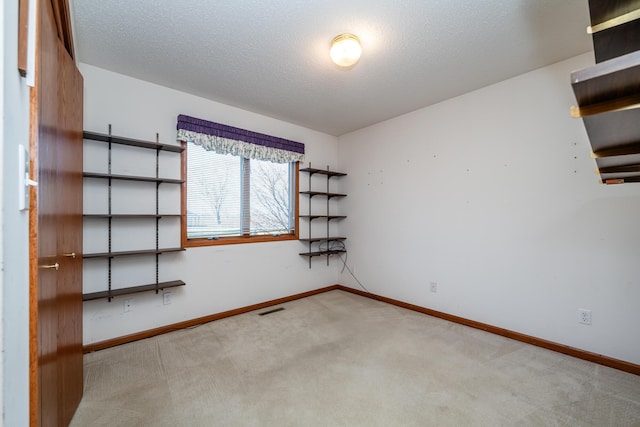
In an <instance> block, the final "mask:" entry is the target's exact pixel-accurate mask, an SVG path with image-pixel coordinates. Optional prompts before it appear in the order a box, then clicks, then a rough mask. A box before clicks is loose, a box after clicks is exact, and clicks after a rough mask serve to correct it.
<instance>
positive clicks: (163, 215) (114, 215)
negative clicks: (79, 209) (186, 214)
mask: <svg viewBox="0 0 640 427" xmlns="http://www.w3.org/2000/svg"><path fill="white" fill-rule="evenodd" d="M82 216H83V217H85V218H121V219H137V218H165V217H167V218H180V217H181V216H182V215H180V214H158V215H156V214H84V215H82Z"/></svg>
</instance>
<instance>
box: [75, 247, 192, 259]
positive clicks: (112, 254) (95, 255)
mask: <svg viewBox="0 0 640 427" xmlns="http://www.w3.org/2000/svg"><path fill="white" fill-rule="evenodd" d="M184 250H185V248H163V249H144V250H140V251H121V252H100V253H89V254H84V255H82V258H85V259H87V258H115V257H121V256H132V255H153V254H162V253H165V252H181V251H184Z"/></svg>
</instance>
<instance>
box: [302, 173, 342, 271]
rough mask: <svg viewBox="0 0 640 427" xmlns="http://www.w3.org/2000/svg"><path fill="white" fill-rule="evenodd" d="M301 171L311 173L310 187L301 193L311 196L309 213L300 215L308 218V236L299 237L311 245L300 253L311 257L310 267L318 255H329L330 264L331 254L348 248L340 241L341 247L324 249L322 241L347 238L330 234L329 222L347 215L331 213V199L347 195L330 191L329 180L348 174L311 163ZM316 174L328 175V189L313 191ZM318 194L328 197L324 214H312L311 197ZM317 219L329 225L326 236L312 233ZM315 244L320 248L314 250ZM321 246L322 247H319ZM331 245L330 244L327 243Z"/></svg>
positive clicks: (336, 240) (335, 240)
mask: <svg viewBox="0 0 640 427" xmlns="http://www.w3.org/2000/svg"><path fill="white" fill-rule="evenodd" d="M300 172H306V173H308V174H309V189H308V190H306V191H301V192H300V194H303V195H307V196H309V199H308V202H309V209H308V212H309V214H308V215H300V218H302V219H307V220H308V227H309V228H308V230H309V232H308V237H307V238H304V239H299V240H300V241H301V242H303V243H306V244H307V245H308V247H309V250H308V252H303V253H301V254H300V255H301V256H304V257H307V258H309V268H311V259H312V258H313V257H316V256H323V255H324V256H326V257H327V265H329V257H330V256H331V255H336V254H340V253H343V252H346V249H344V244H343V243H340V244H339V246H340V247H341V249H327V250H322V246H323V245H322V243H323V242H341V241H344V240H346V239H347V238H346V237H331V235H330V234H329V223H330V222H331V221H333V220H339V219H345V218H346V215H331V214H330V204H329V201H330V200H331V199H333V198H342V197H347V195H346V194H342V193H332V192H331V191H329V181H330V180H331V178H333V177H342V176H346V175H347V174H346V173H342V172H335V171H332V170H330V169H329V167H328V166H327V169H316V168H312V167H311V164H309V167H308V168H302V169H300ZM315 174H318V175H324V176H326V181H327V183H326V184H327V187H326V188H327V191H313V190H312V189H311V182H312V180H311V177H312V176H313V175H315ZM316 196H320V197H326V199H327V200H326V210H325V212H324V213H323V214H322V215H314V214H312V213H311V212H312V210H311V199H312V198H314V197H316ZM316 219H324V220H325V221H326V223H327V224H326V225H327V231H326V234H325V235H324V236H317V237H314V236H312V235H311V222H313V220H316ZM318 243H320V245H318ZM314 246H315V249H318V250H313V249H314ZM318 246H320V247H318ZM327 246H329V245H327Z"/></svg>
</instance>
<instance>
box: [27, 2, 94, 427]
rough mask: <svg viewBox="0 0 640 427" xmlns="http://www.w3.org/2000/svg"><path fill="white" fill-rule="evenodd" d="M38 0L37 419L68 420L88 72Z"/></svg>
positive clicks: (75, 353)
mask: <svg viewBox="0 0 640 427" xmlns="http://www.w3.org/2000/svg"><path fill="white" fill-rule="evenodd" d="M36 4H37V5H38V25H37V48H36V61H37V72H36V86H35V88H34V89H33V90H32V99H31V106H32V108H31V112H32V137H31V153H32V162H33V163H32V171H34V172H33V174H34V179H35V180H37V181H38V187H37V188H36V189H34V190H32V192H31V197H32V199H31V200H32V208H31V212H30V238H31V260H32V262H31V265H32V268H31V297H30V300H31V301H30V310H31V325H30V331H31V343H30V347H31V348H30V355H31V356H30V358H31V360H30V363H31V381H30V393H31V394H30V401H31V409H30V417H31V420H30V424H31V425H32V426H36V425H40V426H64V425H68V423H69V422H70V420H71V417H72V416H73V413H74V411H75V408H76V407H77V405H78V403H79V401H80V398H81V397H82V380H83V378H82V77H81V76H80V74H79V72H78V70H77V68H76V66H75V63H74V61H73V60H72V58H71V57H70V56H69V53H68V51H67V49H66V48H65V46H64V44H63V43H62V42H61V41H60V37H59V26H58V25H57V24H58V22H57V21H56V18H55V17H56V15H55V14H54V12H53V10H54V8H53V6H52V3H51V1H48V0H44V1H39V2H36ZM33 153H35V154H36V155H35V157H34V156H33ZM74 254H75V255H74Z"/></svg>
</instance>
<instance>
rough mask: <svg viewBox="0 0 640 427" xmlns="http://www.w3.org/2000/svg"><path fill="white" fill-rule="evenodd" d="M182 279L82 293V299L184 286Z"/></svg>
mask: <svg viewBox="0 0 640 427" xmlns="http://www.w3.org/2000/svg"><path fill="white" fill-rule="evenodd" d="M184 285H185V283H184V282H183V281H182V280H173V281H171V282H161V283H152V284H149V285H140V286H132V287H128V288H120V289H111V290H110V291H100V292H91V293H88V294H83V295H82V301H92V300H97V299H105V298H107V299H109V300H110V299H111V298H113V297H117V296H121V295H129V294H136V293H139V292H148V291H156V292H157V291H160V290H163V289H167V288H175V287H178V286H184Z"/></svg>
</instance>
